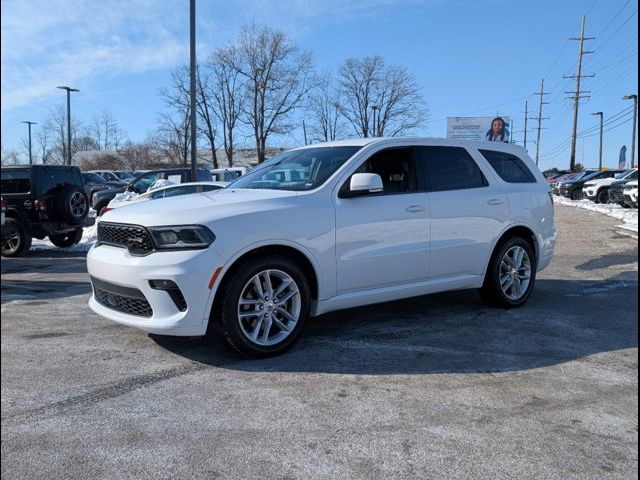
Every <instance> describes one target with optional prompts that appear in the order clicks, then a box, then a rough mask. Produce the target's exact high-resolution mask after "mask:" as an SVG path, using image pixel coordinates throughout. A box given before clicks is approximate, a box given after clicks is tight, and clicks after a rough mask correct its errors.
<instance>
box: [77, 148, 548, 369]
mask: <svg viewBox="0 0 640 480" xmlns="http://www.w3.org/2000/svg"><path fill="white" fill-rule="evenodd" d="M283 170H284V171H286V170H296V171H304V172H306V175H305V176H304V177H302V178H300V179H298V180H296V181H287V182H286V185H284V184H277V183H272V182H271V179H270V177H271V174H272V173H273V172H274V171H283ZM555 239H556V227H555V222H554V209H553V202H552V199H551V195H550V192H549V186H548V185H547V183H546V181H545V179H544V177H543V176H542V174H541V173H540V171H539V170H538V169H537V168H536V166H535V164H534V163H533V162H532V161H531V159H530V158H529V156H528V154H527V152H526V150H524V149H523V148H522V147H518V146H515V145H511V144H497V143H496V144H494V143H490V142H468V141H460V140H444V139H443V140H436V139H402V138H386V139H385V138H368V139H357V140H345V141H341V142H333V143H327V144H319V145H313V146H308V147H302V148H299V149H294V150H289V151H287V152H285V153H282V154H280V155H278V156H276V157H273V158H271V159H269V160H267V161H265V162H263V163H262V164H260V165H259V166H258V167H256V168H255V169H253V170H252V171H251V172H248V173H247V174H246V175H243V176H241V177H240V178H238V179H237V180H236V181H235V182H233V183H232V184H230V185H229V186H228V187H227V188H225V189H223V190H219V191H218V192H216V193H215V194H213V195H187V196H182V197H175V198H171V199H165V200H162V201H157V202H143V203H138V204H136V205H131V206H129V207H127V208H121V209H115V210H112V211H109V212H107V213H106V214H105V215H104V216H103V217H102V219H101V220H100V222H99V223H98V238H97V242H96V243H95V245H94V246H93V248H92V249H91V250H90V252H89V253H88V256H87V266H88V272H89V275H90V277H91V282H92V285H93V295H92V296H91V298H90V300H89V305H90V307H91V309H92V310H93V311H94V312H96V313H98V314H100V315H102V316H104V317H106V318H109V319H111V320H114V321H116V322H119V323H122V324H125V325H129V326H134V327H137V328H140V329H143V330H145V331H148V332H152V333H156V334H166V335H179V336H198V335H203V334H205V333H207V334H214V333H215V332H220V334H221V335H222V336H223V337H224V338H225V339H226V341H227V342H228V344H229V345H230V346H232V347H233V348H235V349H236V350H238V351H239V352H240V353H242V354H244V355H247V356H251V357H264V356H268V355H275V354H279V353H282V352H284V351H286V350H287V349H288V348H290V347H291V346H292V345H293V344H294V343H295V342H296V341H297V339H298V338H299V336H300V334H301V332H302V328H303V325H304V323H305V321H306V319H307V318H308V317H309V316H315V315H320V314H323V313H326V312H330V311H333V310H338V309H343V308H350V307H357V306H360V305H367V304H372V303H377V302H387V301H391V300H398V299H403V298H407V297H412V296H416V295H424V294H429V293H434V292H440V291H445V290H455V289H467V288H478V289H479V291H480V294H481V296H482V298H483V299H485V301H487V302H488V303H489V304H491V305H496V306H499V307H502V308H513V307H518V306H521V305H524V304H525V302H526V301H527V299H528V298H529V296H530V295H531V292H532V290H533V287H534V284H535V279H536V274H537V272H538V271H540V270H542V269H543V268H545V267H546V266H547V265H548V264H549V262H550V261H551V257H552V254H553V250H554V245H555Z"/></svg>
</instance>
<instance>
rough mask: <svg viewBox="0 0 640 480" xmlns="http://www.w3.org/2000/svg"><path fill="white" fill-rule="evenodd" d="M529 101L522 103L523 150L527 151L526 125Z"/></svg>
mask: <svg viewBox="0 0 640 480" xmlns="http://www.w3.org/2000/svg"><path fill="white" fill-rule="evenodd" d="M528 117H529V100H527V101H526V102H524V149H525V150H526V149H527V123H528V120H529V118H528Z"/></svg>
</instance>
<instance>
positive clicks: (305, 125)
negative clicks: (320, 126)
mask: <svg viewBox="0 0 640 480" xmlns="http://www.w3.org/2000/svg"><path fill="white" fill-rule="evenodd" d="M302 133H304V144H305V145H307V124H306V123H304V119H303V120H302Z"/></svg>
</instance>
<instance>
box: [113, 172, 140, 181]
mask: <svg viewBox="0 0 640 480" xmlns="http://www.w3.org/2000/svg"><path fill="white" fill-rule="evenodd" d="M113 173H115V174H116V175H117V176H118V178H119V179H120V180H122V181H123V182H126V183H131V182H132V181H133V180H134V179H135V178H136V174H135V173H134V172H132V171H131V170H114V171H113Z"/></svg>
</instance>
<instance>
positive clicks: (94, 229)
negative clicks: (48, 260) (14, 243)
mask: <svg viewBox="0 0 640 480" xmlns="http://www.w3.org/2000/svg"><path fill="white" fill-rule="evenodd" d="M89 215H91V216H93V217H95V210H94V211H93V212H90V213H89ZM97 239H98V220H97V219H96V223H95V224H94V225H92V226H91V227H85V228H83V230H82V238H81V239H80V242H79V243H76V244H75V245H73V246H72V247H69V248H60V247H56V246H55V245H54V244H53V243H51V242H50V241H49V239H48V238H44V239H42V240H38V239H37V238H34V239H33V242H32V244H31V250H64V251H67V252H88V251H89V249H91V247H92V246H93V244H94V243H96V240H97Z"/></svg>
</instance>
